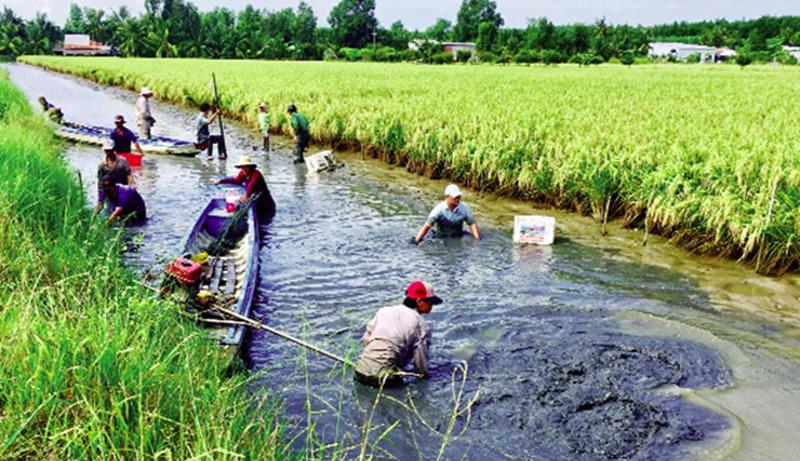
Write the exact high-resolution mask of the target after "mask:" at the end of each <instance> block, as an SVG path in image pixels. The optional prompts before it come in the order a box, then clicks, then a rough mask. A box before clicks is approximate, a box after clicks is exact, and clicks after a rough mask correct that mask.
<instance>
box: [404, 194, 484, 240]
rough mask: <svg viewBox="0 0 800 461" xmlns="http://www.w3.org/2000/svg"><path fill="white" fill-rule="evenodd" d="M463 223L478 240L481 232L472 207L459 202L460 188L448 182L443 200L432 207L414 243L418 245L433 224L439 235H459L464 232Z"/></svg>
mask: <svg viewBox="0 0 800 461" xmlns="http://www.w3.org/2000/svg"><path fill="white" fill-rule="evenodd" d="M465 223H466V224H467V227H468V228H469V232H470V233H471V234H472V236H473V237H474V238H475V240H480V239H481V233H480V231H479V230H478V225H477V224H476V223H475V218H474V217H473V216H472V209H470V207H469V205H467V204H466V203H461V189H459V188H458V186H456V185H455V184H450V185H449V186H447V188H445V190H444V201H442V202H440V203H439V204H438V205H436V207H434V208H433V210H432V211H431V213H430V214H429V215H428V219H427V221H426V222H425V224H424V225H423V226H422V229H420V230H419V233H417V235H416V237H414V243H416V244H417V245H419V244H420V243H421V242H422V239H424V238H425V234H427V233H428V231H429V230H431V228H432V227H433V226H434V225H435V226H436V230H437V232H438V233H439V234H440V235H443V236H448V237H460V236H461V235H463V233H464V224H465Z"/></svg>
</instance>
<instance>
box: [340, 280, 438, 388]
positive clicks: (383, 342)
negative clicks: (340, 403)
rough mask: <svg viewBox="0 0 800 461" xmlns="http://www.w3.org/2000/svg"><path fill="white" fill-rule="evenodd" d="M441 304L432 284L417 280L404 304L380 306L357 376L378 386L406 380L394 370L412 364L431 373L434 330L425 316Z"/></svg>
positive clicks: (366, 334) (367, 335) (368, 332)
mask: <svg viewBox="0 0 800 461" xmlns="http://www.w3.org/2000/svg"><path fill="white" fill-rule="evenodd" d="M441 303H442V300H441V298H439V297H438V296H436V294H435V293H434V292H433V287H431V286H430V284H428V283H425V282H422V281H419V280H417V281H415V282H412V283H411V284H410V285H409V286H408V287H407V288H406V297H405V299H404V300H403V303H402V304H397V305H394V306H388V307H383V308H381V309H379V310H378V312H377V313H376V314H375V316H374V317H373V318H372V320H370V322H369V323H368V324H367V329H366V331H365V332H364V336H363V337H362V338H361V353H360V354H359V355H358V360H357V361H356V366H355V379H356V380H357V381H359V382H361V383H363V384H367V385H370V386H375V387H379V386H381V384H383V385H384V386H391V385H397V384H400V383H402V380H401V379H400V377H399V376H397V375H396V374H394V373H396V372H398V371H402V370H403V368H404V367H405V366H406V365H408V364H409V363H413V364H414V369H415V372H416V373H417V374H419V375H422V376H423V377H424V376H427V375H428V349H429V348H430V344H431V330H430V329H429V328H428V324H427V323H426V322H425V319H423V318H422V316H423V315H425V314H428V313H430V311H431V309H432V308H433V306H435V305H437V304H441Z"/></svg>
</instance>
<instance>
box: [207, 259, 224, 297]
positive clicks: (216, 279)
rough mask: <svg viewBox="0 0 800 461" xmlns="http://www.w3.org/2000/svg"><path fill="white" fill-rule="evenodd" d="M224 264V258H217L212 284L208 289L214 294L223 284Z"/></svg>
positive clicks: (212, 274) (212, 273)
mask: <svg viewBox="0 0 800 461" xmlns="http://www.w3.org/2000/svg"><path fill="white" fill-rule="evenodd" d="M222 264H223V260H222V258H217V260H216V261H214V270H213V271H212V272H211V284H210V285H209V288H208V290H209V291H211V292H212V293H216V292H218V291H219V284H220V282H222Z"/></svg>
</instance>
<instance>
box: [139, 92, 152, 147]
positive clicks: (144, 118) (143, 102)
mask: <svg viewBox="0 0 800 461" xmlns="http://www.w3.org/2000/svg"><path fill="white" fill-rule="evenodd" d="M151 97H153V92H152V91H150V88H147V87H146V86H143V87H142V91H141V92H140V93H139V99H137V100H136V123H137V124H138V125H139V137H141V138H142V139H150V129H151V128H152V127H153V125H155V124H156V119H154V118H153V114H151V113H150V98H151Z"/></svg>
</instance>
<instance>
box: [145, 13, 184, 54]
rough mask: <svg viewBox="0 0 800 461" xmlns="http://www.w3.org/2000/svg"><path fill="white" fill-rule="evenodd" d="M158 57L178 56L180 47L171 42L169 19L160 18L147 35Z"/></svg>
mask: <svg viewBox="0 0 800 461" xmlns="http://www.w3.org/2000/svg"><path fill="white" fill-rule="evenodd" d="M147 38H148V41H149V42H150V46H151V47H152V48H153V49H155V53H156V57H157V58H177V57H178V47H177V46H175V45H173V44H172V43H170V37H169V21H166V20H163V19H158V20H156V21H155V23H154V24H153V27H152V29H150V33H149V34H148V36H147Z"/></svg>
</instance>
